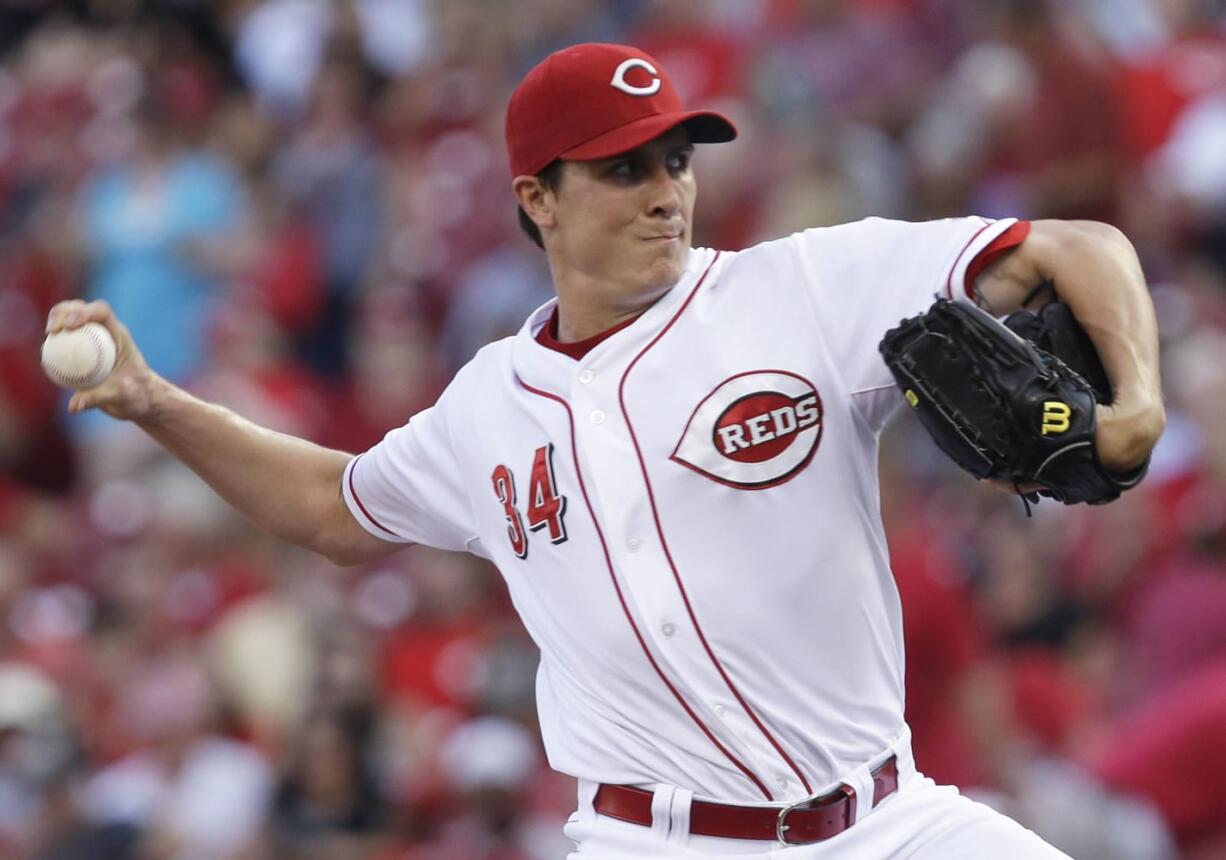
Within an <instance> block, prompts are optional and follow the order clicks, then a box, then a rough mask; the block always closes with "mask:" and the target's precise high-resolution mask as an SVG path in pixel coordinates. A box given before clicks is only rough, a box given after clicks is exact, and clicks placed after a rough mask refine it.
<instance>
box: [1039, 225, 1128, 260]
mask: <svg viewBox="0 0 1226 860" xmlns="http://www.w3.org/2000/svg"><path fill="white" fill-rule="evenodd" d="M1031 229H1032V231H1033V232H1037V233H1039V234H1040V236H1041V240H1040V241H1044V240H1045V241H1046V242H1047V243H1049V244H1050V246H1051V249H1052V251H1053V252H1055V253H1057V254H1061V255H1067V254H1078V253H1085V252H1087V251H1089V252H1090V253H1094V252H1101V249H1103V248H1109V249H1111V250H1113V251H1115V252H1117V253H1124V254H1127V255H1130V256H1132V257H1134V258H1135V257H1136V249H1135V248H1134V247H1133V245H1132V242H1131V240H1129V238H1128V237H1127V236H1126V235H1125V234H1124V231H1123V230H1121V229H1120V228H1118V227H1116V226H1114V225H1112V224H1107V223H1106V222H1104V221H1037V222H1034V224H1033V225H1032V227H1031Z"/></svg>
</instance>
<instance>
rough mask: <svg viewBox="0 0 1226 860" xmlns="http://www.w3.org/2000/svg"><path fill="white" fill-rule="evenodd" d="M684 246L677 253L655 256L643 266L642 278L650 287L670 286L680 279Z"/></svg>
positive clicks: (683, 263) (683, 259)
mask: <svg viewBox="0 0 1226 860" xmlns="http://www.w3.org/2000/svg"><path fill="white" fill-rule="evenodd" d="M688 252H689V249H688V248H686V249H684V250H683V251H681V252H679V253H671V254H668V255H664V256H660V257H657V258H656V259H654V260H652V261H651V262H650V263H649V264H648V265H647V266H645V267H644V269H643V271H644V280H645V281H648V282H649V285H650V286H652V287H671V286H672V285H673V284H675V283H677V281H679V280H680V279H681V275H682V273H683V272H684V271H685V258H686V256H687V254H688Z"/></svg>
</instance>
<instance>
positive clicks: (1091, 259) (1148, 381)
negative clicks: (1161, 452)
mask: <svg viewBox="0 0 1226 860" xmlns="http://www.w3.org/2000/svg"><path fill="white" fill-rule="evenodd" d="M1044 281H1050V282H1051V283H1052V284H1053V285H1054V287H1055V290H1056V294H1057V295H1058V296H1059V298H1060V299H1061V301H1063V302H1065V303H1066V304H1067V305H1068V306H1069V307H1070V309H1071V310H1072V312H1073V316H1075V317H1076V318H1077V321H1078V322H1079V323H1080V324H1081V326H1082V328H1084V329H1085V331H1086V333H1087V334H1088V335H1089V336H1090V339H1091V340H1092V341H1093V342H1094V347H1095V349H1096V350H1097V352H1098V356H1099V358H1100V359H1101V361H1102V363H1103V368H1104V369H1105V370H1106V372H1107V377H1108V379H1109V380H1110V382H1111V387H1112V398H1113V402H1112V404H1111V405H1110V406H1107V407H1103V406H1100V407H1099V416H1098V417H1099V421H1098V430H1097V434H1096V435H1097V438H1098V453H1099V455H1100V457H1101V459H1102V462H1103V464H1104V465H1105V466H1107V468H1109V469H1112V470H1113V471H1120V472H1122V471H1127V470H1129V469H1131V468H1133V467H1135V466H1137V465H1139V464H1140V463H1141V462H1142V461H1143V460H1144V459H1145V457H1146V456H1147V455H1148V454H1149V452H1150V450H1151V449H1152V448H1153V446H1154V445H1155V444H1156V443H1157V441H1158V437H1159V436H1161V434H1162V430H1163V428H1164V426H1165V423H1166V416H1165V412H1164V410H1163V405H1162V382H1161V377H1160V374H1159V365H1158V325H1157V320H1156V317H1155V314H1154V306H1153V302H1152V301H1151V300H1150V297H1149V290H1148V288H1147V286H1146V283H1145V276H1144V274H1143V273H1142V271H1141V264H1140V262H1139V261H1138V259H1137V255H1136V252H1135V251H1134V250H1133V248H1132V244H1131V243H1130V242H1129V241H1128V239H1127V238H1126V237H1125V236H1124V235H1123V234H1122V233H1121V232H1120V231H1119V230H1116V229H1115V228H1114V227H1111V226H1109V225H1106V224H1098V223H1095V222H1089V221H1075V222H1069V221H1036V222H1034V224H1033V225H1032V227H1031V232H1030V235H1029V236H1028V237H1027V238H1026V241H1025V242H1023V243H1022V245H1021V246H1020V247H1019V248H1018V249H1017V250H1016V251H1014V252H1013V253H1011V254H1009V255H1007V256H1006V257H1005V258H1003V259H1002V260H1001V261H999V262H998V263H996V264H993V266H991V267H989V268H988V270H986V271H985V272H984V273H983V275H982V276H981V278H980V280H979V283H978V287H979V289H980V292H981V293H982V294H983V296H984V298H985V299H987V301H988V304H989V306H990V307H991V308H992V310H993V311H995V312H997V313H1006V312H1008V311H1010V310H1013V309H1016V308H1017V307H1018V306H1019V305H1020V303H1021V301H1022V300H1023V298H1024V297H1025V296H1027V295H1028V294H1029V293H1030V292H1031V291H1032V290H1033V289H1034V288H1035V287H1036V286H1038V285H1039V284H1041V283H1043V282H1044Z"/></svg>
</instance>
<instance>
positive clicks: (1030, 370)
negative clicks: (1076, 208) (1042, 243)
mask: <svg viewBox="0 0 1226 860" xmlns="http://www.w3.org/2000/svg"><path fill="white" fill-rule="evenodd" d="M1032 341H1033V342H1032ZM1036 344H1037V345H1036ZM880 350H881V355H882V356H883V357H884V358H885V363H886V365H888V366H889V368H890V372H891V373H893V375H894V379H895V380H896V381H897V382H898V385H899V387H901V388H902V390H903V394H904V396H905V397H906V399H907V402H908V403H909V404H910V405H911V406H912V407H913V408H914V409H915V411H916V413H917V414H918V415H919V419H920V421H921V422H922V423H923V425H924V426H925V427H926V428H927V429H928V432H929V433H931V434H932V437H933V439H934V440H935V441H936V443H937V445H938V446H939V447H940V448H941V450H942V451H944V452H945V453H946V454H948V455H949V456H950V457H951V458H952V459H953V461H954V462H955V463H957V464H958V465H959V466H961V467H962V468H963V469H965V470H966V471H968V472H970V473H971V474H972V475H974V476H975V477H977V478H991V479H994V480H998V481H1005V482H1007V483H1011V484H1013V485H1015V486H1020V485H1023V484H1029V483H1037V484H1040V485H1042V486H1043V487H1044V489H1042V490H1040V491H1039V494H1040V495H1043V496H1048V497H1050V498H1053V499H1057V500H1058V501H1061V502H1064V503H1065V504H1070V505H1071V504H1075V503H1077V502H1088V503H1090V504H1103V503H1105V502H1109V501H1111V500H1113V499H1116V498H1118V497H1119V495H1120V493H1121V492H1122V491H1124V490H1127V489H1130V488H1132V487H1134V486H1136V485H1137V484H1138V483H1140V481H1141V479H1142V478H1143V477H1144V475H1145V471H1146V467H1147V466H1148V460H1147V461H1146V463H1145V464H1142V466H1141V467H1139V468H1138V469H1136V470H1134V471H1133V472H1131V473H1129V474H1127V475H1115V474H1112V473H1110V472H1108V471H1107V470H1106V469H1105V468H1104V467H1103V464H1102V463H1101V462H1100V461H1099V459H1098V454H1097V450H1096V447H1095V437H1094V428H1095V409H1094V407H1095V404H1097V403H1100V402H1101V403H1110V402H1111V387H1110V384H1109V383H1108V381H1107V375H1106V373H1105V372H1104V371H1103V367H1102V363H1101V362H1100V361H1099V359H1098V353H1097V352H1096V351H1095V349H1094V346H1093V344H1092V343H1091V341H1090V339H1089V337H1088V336H1087V335H1086V334H1085V332H1084V331H1082V329H1081V327H1080V326H1079V325H1078V324H1077V322H1076V320H1074V319H1073V316H1072V314H1071V313H1070V312H1069V310H1068V307H1067V306H1066V305H1064V304H1062V303H1060V302H1050V303H1049V304H1047V305H1045V306H1044V308H1043V310H1042V311H1040V312H1039V313H1034V312H1031V311H1019V312H1018V313H1016V314H1013V315H1011V316H1010V317H1009V318H1008V319H1007V320H1006V321H1005V324H1002V323H1000V322H998V321H997V320H996V319H995V318H993V317H992V316H991V315H989V314H988V313H987V312H985V311H983V310H981V309H979V308H977V307H975V306H973V305H970V304H967V303H964V302H951V301H946V300H944V299H940V300H938V301H937V303H936V304H934V305H933V306H932V307H931V308H929V309H928V311H927V312H925V313H923V314H920V315H919V316H915V317H912V318H910V319H906V320H903V321H902V323H900V324H899V325H898V326H897V327H896V328H893V329H890V331H888V332H886V335H885V337H884V338H883V339H882V341H881V345H880ZM1057 356H1059V357H1057ZM1062 359H1064V360H1062ZM1070 364H1071V365H1072V366H1070ZM1074 368H1075V369H1074Z"/></svg>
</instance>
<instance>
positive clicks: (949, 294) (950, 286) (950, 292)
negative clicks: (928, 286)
mask: <svg viewBox="0 0 1226 860" xmlns="http://www.w3.org/2000/svg"><path fill="white" fill-rule="evenodd" d="M993 223H994V222H992V221H989V222H988V223H987V224H984V225H983V226H982V227H980V228H979V229H978V230H976V231H975V235H974V236H971V238H970V239H968V240H967V241H966V244H965V245H963V246H962V250H961V251H959V252H958V256H957V257H954V265H953V268H951V269H950V270H949V278H948V279H947V280H946V281H945V298H947V299H951V300H952V299H953V297H954V272H956V271H958V264H959V263H961V262H962V255H963V254H965V253H966V252H967V249H969V248H970V247H971V245H974V244H975V240H976V239H978V238H979V236H980V234H982V233H983V231H984V230H986V229H988V228H989V227H991V226H992V224H993ZM966 287H967V285H966V284H963V285H962V291H963V292H966ZM967 298H974V297H973V296H971V295H970V294H969V293H967Z"/></svg>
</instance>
